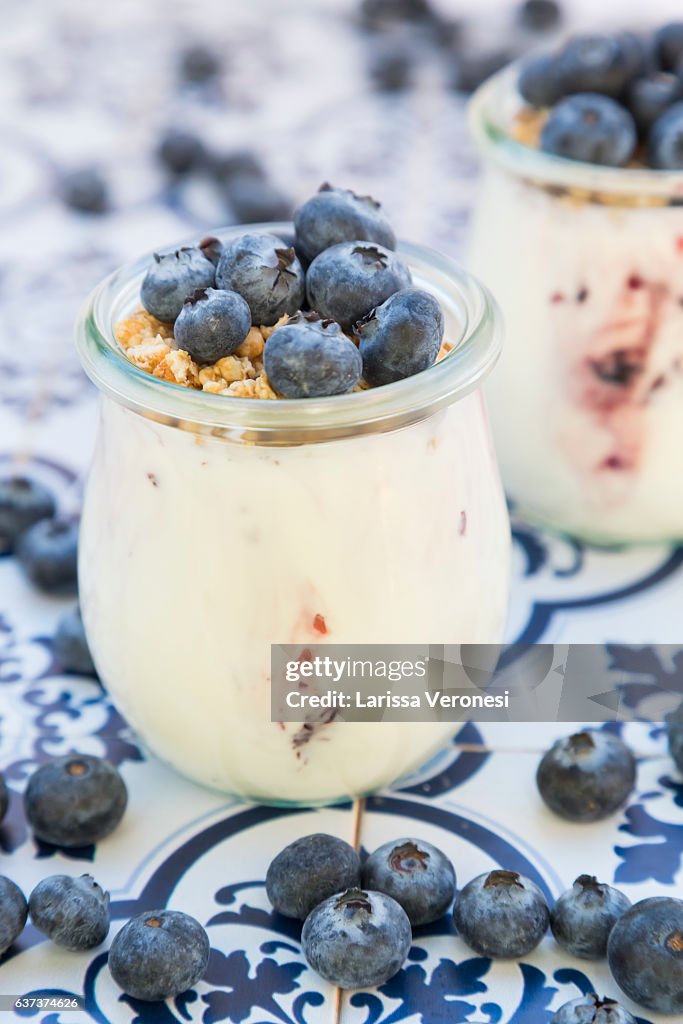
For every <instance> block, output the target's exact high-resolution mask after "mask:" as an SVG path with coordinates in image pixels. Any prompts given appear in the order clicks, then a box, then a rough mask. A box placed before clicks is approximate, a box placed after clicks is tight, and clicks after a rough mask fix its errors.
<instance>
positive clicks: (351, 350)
mask: <svg viewBox="0 0 683 1024" xmlns="http://www.w3.org/2000/svg"><path fill="white" fill-rule="evenodd" d="M263 365H264V368H265V371H266V373H267V374H268V379H269V380H270V382H271V384H272V386H273V387H274V388H275V390H276V391H277V392H278V393H279V394H281V395H284V396H285V398H319V397H321V396H323V395H342V394H344V393H345V392H346V391H351V389H352V388H354V387H355V386H356V384H358V381H359V380H360V375H361V371H362V368H363V363H362V359H361V355H360V352H359V351H358V349H357V347H356V346H355V345H354V343H353V342H352V341H351V339H350V338H347V337H346V335H345V334H344V333H343V331H342V329H341V327H340V326H339V324H337V323H335V322H334V321H333V320H323V319H322V318H321V317H319V316H318V314H317V313H297V315H296V316H293V317H290V319H289V320H288V322H287V323H286V324H283V326H282V327H278V328H277V330H275V331H273V333H272V335H271V337H270V338H269V340H268V344H267V345H266V347H265V350H264V354H263Z"/></svg>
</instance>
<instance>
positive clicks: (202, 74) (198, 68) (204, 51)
mask: <svg viewBox="0 0 683 1024" xmlns="http://www.w3.org/2000/svg"><path fill="white" fill-rule="evenodd" d="M221 64H222V62H221V59H220V57H219V56H218V53H217V52H216V50H214V49H213V48H212V47H210V46H207V45H206V44H205V43H191V44H190V45H189V46H186V47H185V49H184V50H183V51H182V52H181V54H180V60H179V62H178V67H179V71H180V76H181V78H182V79H183V81H185V82H189V83H192V84H201V83H204V82H208V81H211V79H214V78H216V77H217V76H218V75H219V74H220V72H221Z"/></svg>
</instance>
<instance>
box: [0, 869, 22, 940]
mask: <svg viewBox="0 0 683 1024" xmlns="http://www.w3.org/2000/svg"><path fill="white" fill-rule="evenodd" d="M27 917H28V904H27V903H26V897H25V896H24V894H23V892H22V891H21V889H20V888H19V886H18V885H16V884H15V883H14V882H13V881H12V879H11V878H7V877H5V875H0V956H2V954H3V953H5V952H6V951H7V950H8V949H9V947H10V946H11V945H12V943H13V942H16V940H17V939H18V938H19V936H20V935H21V933H22V932H23V930H24V925H25V924H26V918H27Z"/></svg>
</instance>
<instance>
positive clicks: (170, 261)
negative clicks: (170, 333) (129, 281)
mask: <svg viewBox="0 0 683 1024" xmlns="http://www.w3.org/2000/svg"><path fill="white" fill-rule="evenodd" d="M215 279H216V268H215V267H214V265H213V263H211V261H210V260H208V259H207V258H206V256H205V255H204V253H203V252H202V251H201V249H200V248H199V247H196V248H195V247H192V246H187V247H185V248H182V249H176V250H175V252H167V253H163V254H159V253H155V254H154V262H153V264H152V266H151V267H150V268H149V270H148V271H147V273H146V275H145V278H144V280H143V282H142V287H141V288H140V298H141V300H142V305H143V306H144V307H145V309H146V310H147V312H148V313H151V314H152V316H155V317H156V318H157V320H162V321H164V322H165V323H173V321H174V320H175V318H176V317H177V316H178V313H179V312H180V310H181V309H182V308H183V303H184V301H185V299H186V298H188V296H190V295H192V294H193V293H194V292H196V290H197V289H198V288H212V287H213V285H214V284H215Z"/></svg>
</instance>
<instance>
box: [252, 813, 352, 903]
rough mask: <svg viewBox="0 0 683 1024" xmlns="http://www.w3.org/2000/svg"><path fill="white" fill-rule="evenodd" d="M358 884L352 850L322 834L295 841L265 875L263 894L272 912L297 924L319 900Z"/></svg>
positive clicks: (343, 843) (331, 837) (334, 838)
mask: <svg viewBox="0 0 683 1024" xmlns="http://www.w3.org/2000/svg"><path fill="white" fill-rule="evenodd" d="M359 884H360V859H359V857H358V854H357V853H356V851H355V850H354V848H353V847H352V846H350V845H349V843H345V842H344V840H343V839H337V838H336V836H329V835H327V834H326V833H324V832H316V833H314V834H313V835H310V836H302V837H301V839H295V840H294V842H293V843H290V844H289V846H286V847H285V848H284V850H281V851H280V853H278V855H277V857H275V859H274V860H273V861H272V862H271V864H270V867H269V868H268V873H267V874H266V893H267V894H268V899H269V900H270V902H271V903H272V904H273V907H274V908H275V910H277V911H278V912H279V913H280V914H284V915H285V916H286V917H296V918H299V920H301V921H303V920H305V918H306V917H307V916H308V915H309V914H310V912H311V911H312V910H313V908H314V907H315V906H317V905H318V904H319V903H322V901H323V900H326V899H328V897H330V896H333V895H334V894H335V893H339V892H342V891H343V890H344V889H352V888H356V887H357V886H358V885H359Z"/></svg>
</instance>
